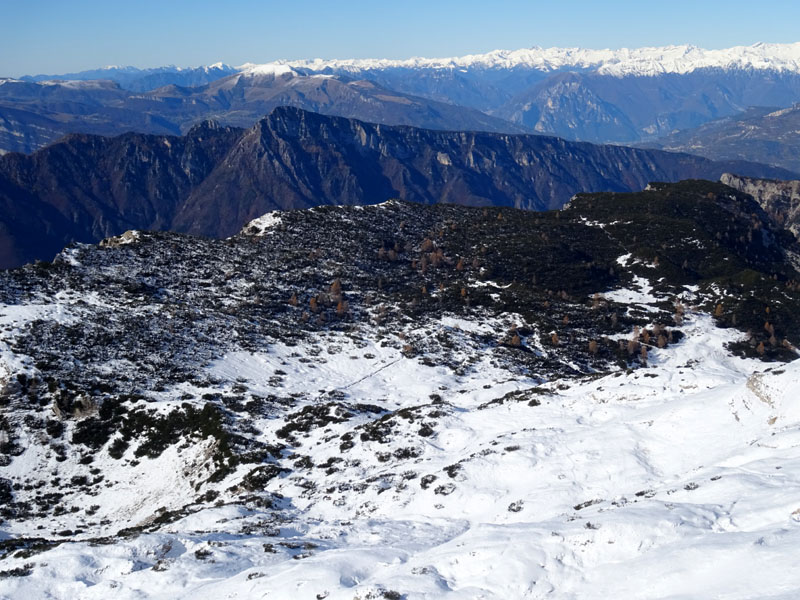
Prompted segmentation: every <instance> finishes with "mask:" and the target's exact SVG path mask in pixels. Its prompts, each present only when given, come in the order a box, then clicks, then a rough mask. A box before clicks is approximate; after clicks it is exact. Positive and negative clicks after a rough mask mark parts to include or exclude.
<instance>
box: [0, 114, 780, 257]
mask: <svg viewBox="0 0 800 600" xmlns="http://www.w3.org/2000/svg"><path fill="white" fill-rule="evenodd" d="M726 171H735V172H738V173H742V174H744V175H751V176H757V177H777V178H786V177H787V176H788V177H789V178H792V177H794V175H793V174H792V173H788V172H786V171H783V170H781V169H773V168H769V167H764V166H762V165H755V164H747V163H715V162H712V161H709V160H707V159H703V158H698V157H694V156H690V155H685V154H675V153H666V152H659V151H651V150H636V149H630V148H623V147H619V146H593V145H591V144H580V143H570V142H565V141H564V140H561V139H557V138H549V137H543V136H510V135H501V134H491V133H469V132H439V131H433V130H423V129H413V128H406V127H387V126H382V125H374V124H368V123H363V122H360V121H355V120H349V119H343V118H336V117H327V116H322V115H318V114H314V113H309V112H305V111H302V110H299V109H294V108H288V107H283V108H279V109H276V110H275V111H273V112H272V113H271V114H270V115H269V116H268V117H266V118H264V119H262V120H261V121H260V122H259V123H258V124H257V125H255V126H254V127H252V128H250V129H247V130H240V129H235V128H228V127H220V126H218V125H216V124H213V123H205V124H202V125H199V126H197V127H195V128H193V129H192V130H191V131H189V132H188V133H187V135H186V136H184V137H174V136H147V135H140V134H126V135H123V136H120V137H116V138H103V137H97V136H84V135H73V136H69V137H67V138H65V139H64V140H62V141H60V142H58V143H56V144H53V145H52V146H49V147H47V148H45V149H43V150H41V151H39V152H36V153H35V154H33V155H30V156H25V155H21V154H9V155H6V156H3V157H0V204H2V206H3V208H4V211H3V212H2V213H0V251H2V254H0V267H8V266H12V265H19V264H22V263H24V262H28V261H31V260H33V259H36V258H39V259H49V258H52V256H54V255H55V253H56V252H58V251H59V250H60V249H61V248H62V247H63V246H65V245H66V244H67V243H69V242H71V241H81V242H92V241H98V240H100V239H102V238H103V237H108V236H111V235H117V234H120V233H122V232H123V231H125V230H127V229H169V230H175V231H181V232H188V233H194V234H200V235H208V236H214V237H226V236H229V235H233V234H234V233H236V232H237V231H238V230H239V229H240V228H241V227H242V226H243V225H244V224H245V223H246V222H247V221H249V220H250V219H253V218H255V217H257V216H258V215H260V214H263V213H264V212H266V211H269V210H274V209H288V208H307V207H310V206H316V205H319V204H342V205H348V204H371V203H377V202H382V201H384V200H387V199H389V198H400V199H405V200H411V201H415V202H421V203H426V204H429V203H435V202H457V203H460V204H468V205H496V206H514V207H517V208H527V209H533V210H543V209H548V208H556V207H560V206H562V205H563V204H564V203H565V202H566V201H567V200H568V199H569V198H570V197H571V196H572V195H574V194H576V193H578V192H582V191H606V190H609V191H632V190H641V189H643V188H644V187H645V186H646V185H647V183H648V182H650V181H655V180H663V181H676V180H678V179H682V178H686V177H705V178H713V179H716V178H718V177H719V176H720V175H721V174H722V173H723V172H726Z"/></svg>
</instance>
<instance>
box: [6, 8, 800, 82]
mask: <svg viewBox="0 0 800 600" xmlns="http://www.w3.org/2000/svg"><path fill="white" fill-rule="evenodd" d="M758 41H764V42H794V41H800V1H798V0H761V1H759V2H755V1H753V0H728V1H725V2H722V1H718V0H692V1H685V0H666V1H662V2H653V1H648V0H644V1H642V0H640V1H638V2H634V1H628V0H605V1H604V0H561V1H560V2H559V1H558V0H545V1H540V0H528V1H522V0H494V1H492V0H483V1H480V2H474V1H472V0H459V1H457V2H456V1H451V0H425V1H420V0H395V1H392V2H385V1H381V0H372V1H362V0H340V1H338V2H337V1H332V0H294V1H291V0H285V1H282V2H273V1H266V2H265V1H261V2H259V1H256V0H229V1H228V2H210V1H208V0H192V1H187V0H158V1H154V0H128V1H125V2H120V1H117V0H0V76H12V77H13V76H19V75H23V74H36V73H50V74H52V73H65V72H69V71H78V70H83V69H89V68H94V67H100V66H104V65H109V64H118V65H134V66H138V67H148V66H159V65H165V64H176V65H180V66H193V65H201V64H210V63H213V62H216V61H219V60H221V61H224V62H227V63H229V64H233V65H236V64H241V63H243V62H268V61H271V60H277V59H280V58H287V59H293V58H315V57H321V58H373V57H375V58H407V57H409V56H428V57H436V56H454V55H462V54H469V53H479V52H486V51H489V50H493V49H496V48H504V49H516V48H525V47H530V46H544V47H549V46H583V47H588V48H619V47H623V46H627V47H638V46H645V45H659V46H660V45H667V44H682V43H691V44H695V45H698V46H703V47H706V48H723V47H728V46H734V45H742V44H745V45H748V44H753V43H755V42H758Z"/></svg>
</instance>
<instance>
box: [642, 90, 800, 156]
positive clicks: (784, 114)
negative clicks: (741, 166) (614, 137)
mask: <svg viewBox="0 0 800 600" xmlns="http://www.w3.org/2000/svg"><path fill="white" fill-rule="evenodd" d="M798 132H800V105H795V106H793V107H790V108H784V109H776V108H774V107H773V108H768V107H760V108H750V109H748V110H747V111H745V112H744V113H742V114H737V115H734V116H731V117H728V118H725V119H719V120H715V121H711V122H710V123H706V124H705V125H702V126H700V127H697V128H691V129H687V130H685V131H679V132H676V133H674V134H672V135H669V136H667V137H664V138H662V139H659V140H655V141H653V142H651V143H648V144H646V147H649V148H661V149H663V150H672V151H677V152H691V153H692V154H699V155H700V156H707V157H708V158H711V159H714V160H753V161H756V162H763V163H766V164H772V165H777V166H781V167H783V168H785V169H790V170H796V169H798V168H800V159H798V156H800V133H798Z"/></svg>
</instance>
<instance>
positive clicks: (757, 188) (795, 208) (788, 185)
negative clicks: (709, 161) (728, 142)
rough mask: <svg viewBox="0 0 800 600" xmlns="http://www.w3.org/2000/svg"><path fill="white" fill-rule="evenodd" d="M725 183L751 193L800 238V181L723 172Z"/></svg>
mask: <svg viewBox="0 0 800 600" xmlns="http://www.w3.org/2000/svg"><path fill="white" fill-rule="evenodd" d="M720 181H721V182H722V183H724V184H725V185H728V186H730V187H732V188H735V189H737V190H739V191H741V192H744V193H746V194H750V195H751V196H753V198H755V199H756V201H757V202H758V203H759V204H760V205H761V206H762V207H763V208H764V210H765V211H767V213H769V214H770V215H771V216H772V217H773V218H774V219H775V220H776V221H777V222H778V223H780V224H781V225H783V226H784V227H786V229H788V230H789V231H791V232H792V233H794V234H795V236H797V237H799V238H800V181H797V180H794V181H776V180H772V179H754V178H752V177H743V176H740V175H732V174H731V173H723V175H722V177H721V178H720Z"/></svg>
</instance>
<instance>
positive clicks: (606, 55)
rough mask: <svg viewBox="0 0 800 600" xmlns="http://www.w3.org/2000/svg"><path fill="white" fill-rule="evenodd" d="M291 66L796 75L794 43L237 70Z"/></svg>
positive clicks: (312, 66)
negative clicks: (711, 70)
mask: <svg viewBox="0 0 800 600" xmlns="http://www.w3.org/2000/svg"><path fill="white" fill-rule="evenodd" d="M281 66H282V67H287V68H288V67H291V68H294V69H297V70H300V71H301V72H312V73H319V72H324V71H345V72H348V71H350V72H358V71H367V70H380V69H391V68H406V69H467V68H483V69H514V68H527V69H535V70H540V71H546V72H549V71H558V70H562V69H580V70H587V71H597V72H598V73H601V74H604V75H614V76H623V75H660V74H663V73H680V74H685V73H690V72H692V71H696V70H698V69H703V68H719V69H758V70H776V71H789V72H794V73H800V42H798V43H793V44H764V43H758V44H754V45H752V46H736V47H734V48H727V49H722V50H706V49H704V48H698V47H697V46H690V45H682V46H664V47H660V48H635V49H628V48H621V49H619V50H609V49H606V50H591V49H584V48H538V47H535V48H527V49H522V50H494V51H492V52H488V53H486V54H469V55H467V56H461V57H451V58H421V57H415V58H409V59H405V60H390V59H345V60H323V59H313V60H297V61H276V62H274V63H268V64H267V65H255V64H252V63H248V64H246V65H242V66H241V67H238V68H239V69H240V70H248V71H252V70H254V69H269V68H273V69H274V68H278V67H281Z"/></svg>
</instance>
